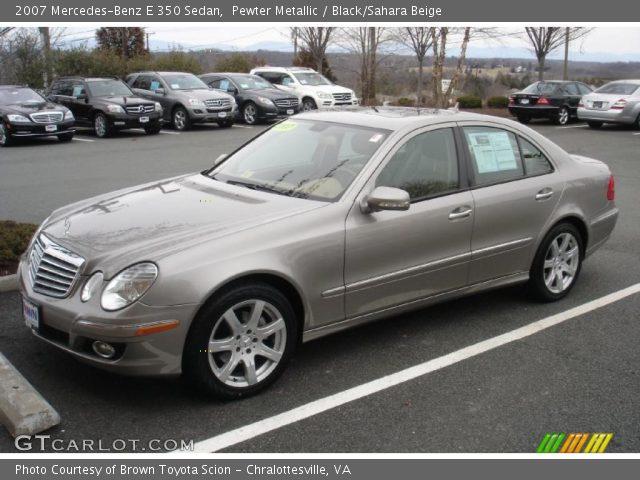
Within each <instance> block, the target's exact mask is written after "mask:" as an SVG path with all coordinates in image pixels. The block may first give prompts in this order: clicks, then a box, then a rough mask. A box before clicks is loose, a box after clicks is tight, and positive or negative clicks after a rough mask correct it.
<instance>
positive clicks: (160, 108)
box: [156, 102, 162, 112]
mask: <svg viewBox="0 0 640 480" xmlns="http://www.w3.org/2000/svg"><path fill="white" fill-rule="evenodd" d="M161 111H162V105H160V102H156V112H161Z"/></svg>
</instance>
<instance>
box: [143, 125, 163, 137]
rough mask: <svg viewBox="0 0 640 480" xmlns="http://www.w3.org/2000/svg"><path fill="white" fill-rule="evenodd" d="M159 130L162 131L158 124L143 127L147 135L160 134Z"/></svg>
mask: <svg viewBox="0 0 640 480" xmlns="http://www.w3.org/2000/svg"><path fill="white" fill-rule="evenodd" d="M160 130H162V124H160V123H158V124H157V125H149V126H147V127H144V131H145V133H146V134H147V135H157V134H159V133H160Z"/></svg>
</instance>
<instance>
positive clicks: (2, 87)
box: [0, 85, 31, 90]
mask: <svg viewBox="0 0 640 480" xmlns="http://www.w3.org/2000/svg"><path fill="white" fill-rule="evenodd" d="M13 88H29V89H31V87H30V86H29V85H0V90H9V89H13Z"/></svg>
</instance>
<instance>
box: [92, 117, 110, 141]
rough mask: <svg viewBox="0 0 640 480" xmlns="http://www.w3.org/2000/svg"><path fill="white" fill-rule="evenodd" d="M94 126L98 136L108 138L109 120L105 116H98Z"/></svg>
mask: <svg viewBox="0 0 640 480" xmlns="http://www.w3.org/2000/svg"><path fill="white" fill-rule="evenodd" d="M93 126H94V129H95V131H96V135H97V136H99V137H106V136H107V119H106V118H105V117H104V115H96V118H95V119H94V121H93Z"/></svg>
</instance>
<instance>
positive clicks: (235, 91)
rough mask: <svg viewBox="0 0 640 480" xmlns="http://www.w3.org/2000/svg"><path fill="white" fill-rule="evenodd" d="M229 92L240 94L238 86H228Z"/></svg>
mask: <svg viewBox="0 0 640 480" xmlns="http://www.w3.org/2000/svg"><path fill="white" fill-rule="evenodd" d="M227 93H229V94H231V95H237V94H238V89H237V88H236V87H229V88H227Z"/></svg>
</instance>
